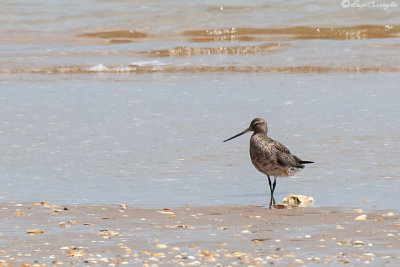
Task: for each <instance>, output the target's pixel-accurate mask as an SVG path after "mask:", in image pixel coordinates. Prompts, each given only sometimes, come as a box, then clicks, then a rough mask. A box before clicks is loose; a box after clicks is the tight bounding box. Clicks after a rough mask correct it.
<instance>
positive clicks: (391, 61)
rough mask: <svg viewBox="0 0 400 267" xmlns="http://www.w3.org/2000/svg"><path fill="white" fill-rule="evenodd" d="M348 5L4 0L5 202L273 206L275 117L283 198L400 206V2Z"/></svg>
mask: <svg viewBox="0 0 400 267" xmlns="http://www.w3.org/2000/svg"><path fill="white" fill-rule="evenodd" d="M341 3H342V2H341V1H328V2H327V1H315V0H313V1H311V0H310V1H284V2H282V1H269V2H265V1H247V2H246V3H244V2H242V1H233V2H232V1H224V2H219V3H218V4H216V3H215V2H214V1H201V2H186V1H151V2H148V1H134V2H132V1H124V0H120V1H100V0H99V1H85V2H77V1H72V2H71V1H57V2H54V3H49V2H48V1H36V2H35V3H31V2H28V1H26V0H20V1H3V3H2V9H1V10H0V22H2V23H0V49H1V51H2V53H1V55H0V57H1V64H0V111H1V112H0V152H1V153H0V182H1V184H2V187H1V189H0V201H17V202H23V201H42V200H48V201H51V202H53V203H59V204H70V203H71V204H72V203H78V204H113V203H127V204H129V205H133V206H143V207H165V206H168V207H173V206H183V205H185V204H186V203H190V204H192V205H216V204H239V205H264V204H266V203H267V202H268V200H269V195H268V190H267V183H266V179H265V177H264V176H263V175H262V174H260V173H258V172H257V171H256V170H255V169H254V167H253V166H252V165H251V163H250V160H249V156H248V142H249V138H250V136H249V135H247V136H242V137H241V138H238V139H235V140H232V141H231V142H229V143H222V140H224V139H226V138H228V137H230V136H232V135H233V134H236V133H237V132H239V131H241V130H243V129H245V128H247V127H248V124H249V122H250V121H251V119H253V118H254V117H263V118H264V119H266V120H267V122H268V125H269V129H270V130H269V135H270V136H271V137H272V138H274V139H276V140H278V141H280V142H282V143H283V144H285V145H286V146H287V147H288V148H289V149H290V150H291V151H292V152H293V153H294V154H296V155H298V156H299V157H300V158H303V159H306V160H312V161H315V162H316V163H315V164H313V165H309V166H307V168H306V169H305V170H304V171H302V172H301V173H299V174H298V175H296V176H294V177H292V178H285V179H279V180H278V187H277V192H276V199H277V201H281V199H282V198H283V197H284V196H285V195H287V194H289V193H299V194H307V195H311V196H313V197H314V198H315V199H316V203H315V205H317V206H343V207H356V206H361V207H363V208H366V209H369V208H375V207H376V208H385V209H388V208H391V209H398V206H397V205H396V201H395V199H396V196H397V194H398V192H399V189H400V186H399V173H400V172H399V164H398V163H399V162H400V161H399V157H400V148H399V140H400V126H399V125H400V124H399V116H398V114H399V105H398V103H399V102H400V101H399V100H400V97H399V96H400V95H399V92H398V84H399V75H398V73H399V71H400V69H399V66H398V62H400V58H399V56H400V53H399V49H400V47H399V45H398V40H399V36H400V28H399V24H400V8H394V7H391V8H387V9H384V8H381V7H370V8H361V9H360V8H356V7H348V8H346V7H342V6H341ZM299 26H305V28H298V27H299ZM276 29H279V30H278V31H276ZM135 33H140V34H141V35H140V34H139V36H141V37H132V36H133V35H134V34H135ZM88 34H89V35H88ZM90 34H91V35H90Z"/></svg>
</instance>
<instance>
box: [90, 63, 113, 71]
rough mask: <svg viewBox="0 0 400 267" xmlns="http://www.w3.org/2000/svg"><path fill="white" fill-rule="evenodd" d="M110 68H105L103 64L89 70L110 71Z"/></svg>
mask: <svg viewBox="0 0 400 267" xmlns="http://www.w3.org/2000/svg"><path fill="white" fill-rule="evenodd" d="M108 70H109V68H107V67H106V66H104V65H103V64H97V65H95V66H93V67H91V68H90V69H89V71H99V72H100V71H108Z"/></svg>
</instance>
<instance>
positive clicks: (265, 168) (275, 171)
mask: <svg viewBox="0 0 400 267" xmlns="http://www.w3.org/2000/svg"><path fill="white" fill-rule="evenodd" d="M251 162H252V163H253V165H254V167H256V169H257V170H258V171H260V172H262V173H264V174H267V175H270V176H276V177H287V176H291V175H293V174H295V173H296V172H297V171H298V170H299V169H297V168H286V167H282V166H280V165H279V164H278V163H277V162H276V161H273V160H268V159H265V158H264V157H256V156H253V157H251Z"/></svg>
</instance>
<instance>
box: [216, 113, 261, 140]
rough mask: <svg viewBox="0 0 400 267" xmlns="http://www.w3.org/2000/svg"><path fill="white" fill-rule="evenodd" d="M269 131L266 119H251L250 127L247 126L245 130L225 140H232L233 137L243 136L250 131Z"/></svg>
mask: <svg viewBox="0 0 400 267" xmlns="http://www.w3.org/2000/svg"><path fill="white" fill-rule="evenodd" d="M267 131H268V127H267V123H266V122H265V120H263V119H261V118H255V119H253V120H252V121H251V123H250V126H249V128H247V129H246V130H244V131H243V132H240V133H238V134H237V135H234V136H232V137H231V138H228V139H226V140H224V142H226V141H229V140H232V139H233V138H236V137H238V136H241V135H243V134H245V133H248V132H254V133H264V134H267Z"/></svg>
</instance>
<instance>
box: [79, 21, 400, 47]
mask: <svg viewBox="0 0 400 267" xmlns="http://www.w3.org/2000/svg"><path fill="white" fill-rule="evenodd" d="M180 36H184V37H187V38H188V41H189V42H222V41H244V42H246V41H255V40H263V39H265V38H271V37H274V38H277V37H281V38H282V37H283V38H288V39H331V40H360V39H373V38H399V37H400V26H399V25H357V26H343V27H317V26H295V27H285V28H251V27H247V28H246V27H238V28H234V27H233V28H224V29H206V30H190V31H183V32H173V33H168V32H163V33H161V34H159V35H156V34H153V35H151V34H148V33H144V32H138V31H133V30H129V31H128V30H124V31H122V30H120V31H100V32H91V33H83V34H79V35H78V37H86V38H98V39H107V40H108V41H109V43H126V42H133V41H135V40H140V39H145V38H148V37H151V38H152V39H153V40H156V39H157V38H162V39H165V38H166V39H175V38H179V37H180Z"/></svg>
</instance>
